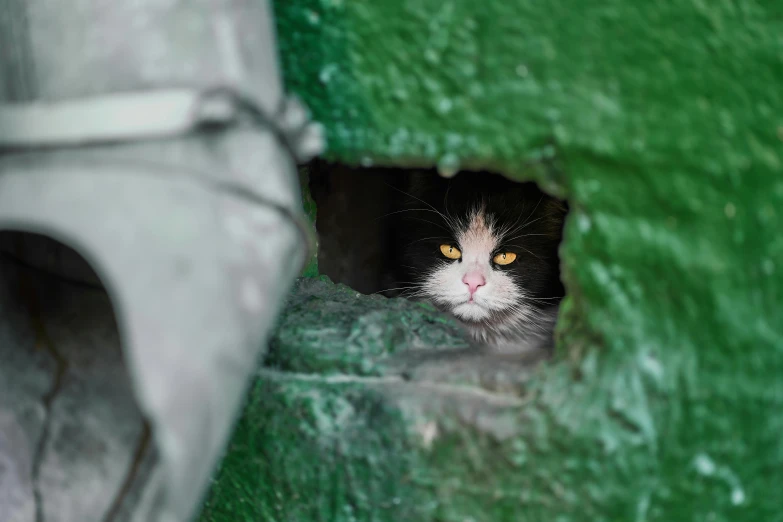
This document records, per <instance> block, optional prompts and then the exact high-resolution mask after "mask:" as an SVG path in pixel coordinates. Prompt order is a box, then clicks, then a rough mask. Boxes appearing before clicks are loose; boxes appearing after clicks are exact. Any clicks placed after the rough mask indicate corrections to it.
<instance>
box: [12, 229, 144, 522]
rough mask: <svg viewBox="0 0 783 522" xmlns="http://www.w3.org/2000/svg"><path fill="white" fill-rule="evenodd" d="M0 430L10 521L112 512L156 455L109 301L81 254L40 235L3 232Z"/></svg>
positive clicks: (125, 499)
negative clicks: (6, 465) (142, 464)
mask: <svg viewBox="0 0 783 522" xmlns="http://www.w3.org/2000/svg"><path fill="white" fill-rule="evenodd" d="M32 411H35V412H40V415H30V412H32ZM0 433H2V434H3V437H2V438H3V441H2V442H3V444H0V462H6V463H8V462H10V463H12V464H13V465H12V466H10V467H8V468H6V472H5V473H0V479H1V480H0V482H2V484H3V487H2V488H0V489H5V491H7V492H9V494H10V497H4V496H3V494H0V504H1V505H3V510H4V515H7V516H10V518H11V519H24V520H33V519H41V520H46V519H49V520H51V519H56V518H57V517H58V516H59V515H58V514H59V513H61V512H63V510H65V511H67V512H70V513H72V514H73V515H74V517H75V518H76V519H81V520H98V519H104V518H103V517H108V516H109V515H112V516H113V515H116V514H118V513H120V512H121V511H122V510H123V509H125V508H126V506H128V505H129V504H130V503H132V502H128V497H129V496H132V495H131V493H130V492H131V486H132V485H133V484H134V483H136V482H137V481H139V480H141V479H140V473H141V471H142V470H143V469H148V465H149V464H150V463H151V462H152V459H154V455H153V451H152V448H151V444H150V439H149V430H148V428H147V425H146V423H145V422H144V420H143V418H142V415H141V413H140V410H139V408H138V405H137V404H136V400H135V397H134V395H133V392H132V389H131V383H130V376H129V374H128V370H127V366H126V364H125V361H124V358H123V353H122V346H121V341H120V335H119V330H118V326H117V321H116V317H115V313H114V306H113V303H112V301H111V299H110V297H109V295H108V293H107V292H106V290H105V288H104V286H103V284H102V282H101V279H100V278H99V276H98V274H97V273H96V271H95V270H93V267H92V266H91V265H90V264H89V263H88V262H87V261H86V260H85V258H84V257H82V256H81V255H80V254H79V253H78V252H76V251H75V250H74V249H72V248H70V247H68V246H67V245H65V244H63V243H60V242H58V241H55V240H53V239H51V238H49V237H47V236H43V235H38V234H29V233H22V232H12V231H0ZM4 452H8V454H4ZM144 459H147V460H144ZM142 460H144V462H145V465H144V466H141V462H142ZM17 472H18V473H17ZM56 477H68V480H67V481H59V480H56V479H55V478H56ZM95 484H101V487H100V491H98V490H96V489H95ZM85 490H87V491H91V492H92V494H90V495H84V494H83V493H84V491H85ZM3 498H6V499H8V498H11V499H13V501H10V500H9V501H8V502H4V501H3ZM63 502H67V505H65V504H62V503H63Z"/></svg>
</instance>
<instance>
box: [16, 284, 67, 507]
mask: <svg viewBox="0 0 783 522" xmlns="http://www.w3.org/2000/svg"><path fill="white" fill-rule="evenodd" d="M20 294H21V296H22V299H23V300H25V301H26V304H27V310H28V312H29V317H30V320H31V322H32V327H33V330H34V331H35V337H36V341H35V348H36V349H44V350H45V351H46V352H47V353H48V354H49V355H50V356H51V357H52V359H54V362H55V369H54V377H53V379H52V384H51V386H50V387H49V389H48V390H46V392H45V393H44V394H43V395H42V396H41V404H42V405H43V408H44V420H43V427H42V429H41V435H40V437H39V439H38V443H37V444H36V447H35V452H34V453H33V459H32V470H31V482H32V485H33V501H34V503H35V520H36V522H45V520H46V516H45V515H44V509H43V495H42V494H41V484H40V482H39V480H40V473H41V466H42V465H43V459H44V456H45V453H46V445H47V443H48V441H49V435H50V433H49V432H50V428H51V420H52V406H53V405H54V401H55V399H56V398H57V396H58V395H59V393H60V390H61V389H62V385H63V379H64V377H65V373H66V371H67V369H68V361H67V360H66V359H65V357H63V356H62V354H60V352H58V351H57V348H55V344H54V342H53V341H52V339H51V337H49V333H48V332H47V331H46V325H45V324H44V322H43V319H42V318H41V313H40V307H39V306H38V300H37V298H36V293H35V290H34V288H33V286H32V284H31V283H30V280H29V279H28V278H27V277H25V276H22V277H21V278H20Z"/></svg>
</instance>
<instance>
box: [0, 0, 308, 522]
mask: <svg viewBox="0 0 783 522" xmlns="http://www.w3.org/2000/svg"><path fill="white" fill-rule="evenodd" d="M3 10H5V12H4V13H0V47H2V48H3V49H10V50H11V52H9V53H8V54H7V55H4V59H5V61H4V62H2V63H0V74H2V75H3V76H0V80H2V81H0V97H1V98H0V102H2V103H4V104H5V105H0V230H13V231H22V232H28V233H35V234H40V235H43V236H46V237H49V238H52V239H55V240H57V241H59V242H60V243H62V244H63V245H66V246H67V247H70V248H72V249H74V250H75V251H76V252H78V253H79V254H80V255H81V256H82V257H83V258H84V259H86V260H87V261H88V262H89V264H90V265H91V267H92V268H93V269H94V270H95V272H96V273H97V275H98V277H99V278H100V280H101V281H102V283H103V286H104V287H105V288H106V290H107V292H108V299H107V300H106V301H102V302H103V303H104V304H103V305H100V306H97V305H96V306H97V308H99V309H101V310H103V311H104V312H105V311H106V309H109V310H108V313H106V314H104V315H105V317H108V318H109V319H106V320H110V319H111V318H112V317H114V318H116V322H117V329H118V330H119V341H118V342H119V343H120V344H121V347H122V352H121V357H119V356H118V357H114V358H113V359H111V361H109V358H107V359H106V360H103V359H100V361H103V362H100V363H95V364H97V366H95V364H93V363H91V364H93V366H90V367H91V368H93V367H94V369H96V368H97V369H96V371H95V373H94V375H96V376H97V377H96V379H97V380H100V379H101V378H103V379H104V381H106V383H105V386H104V387H103V388H100V389H102V390H108V391H106V392H105V393H104V394H96V393H93V394H91V395H85V394H82V395H79V394H78V393H76V392H75V391H74V389H75V388H78V387H74V386H71V387H70V388H69V384H71V383H73V382H75V381H78V380H79V379H83V378H84V374H85V373H84V372H83V373H82V374H79V372H77V371H76V370H75V369H77V368H82V367H81V366H79V364H81V363H82V362H83V361H80V360H79V355H78V354H79V351H78V350H77V349H74V350H71V349H70V348H67V347H66V346H65V345H68V346H70V345H72V344H78V343H79V342H81V341H80V339H82V338H90V339H93V340H94V338H95V336H100V335H102V334H100V332H103V331H104V330H105V328H104V327H105V321H104V319H103V317H104V316H103V315H101V314H100V313H98V312H96V313H95V314H94V316H93V317H92V318H88V319H86V320H85V321H83V322H82V323H80V324H81V327H80V329H79V330H78V331H71V330H68V328H64V330H63V333H62V338H61V339H60V341H58V342H59V344H58V342H53V341H52V335H51V334H48V333H46V331H45V330H47V328H49V327H48V326H47V324H49V325H51V324H52V322H53V321H54V322H56V321H55V318H54V316H52V317H47V316H46V312H47V311H46V310H45V309H46V307H44V311H43V312H42V314H43V315H42V317H37V318H36V320H38V319H41V321H39V323H40V324H41V325H43V326H42V327H41V328H43V330H44V334H42V335H43V337H44V338H46V341H45V342H44V344H47V343H48V345H49V348H48V350H49V357H46V356H42V355H40V354H36V353H34V352H31V351H30V350H29V346H26V344H25V343H27V344H31V343H32V342H30V343H28V341H29V339H28V337H29V336H27V337H25V336H26V335H27V334H26V333H24V332H23V331H22V330H23V329H22V330H20V328H19V327H18V325H19V324H22V323H24V322H25V321H28V320H29V317H28V316H26V315H25V314H22V315H21V316H18V315H14V314H15V312H14V310H19V309H20V307H19V306H16V305H15V303H14V301H15V300H17V301H18V300H20V299H21V301H24V300H25V298H24V295H22V294H24V292H22V294H19V293H17V292H14V291H12V287H16V286H17V285H16V283H17V279H18V277H20V271H19V270H18V269H16V268H13V267H10V265H7V264H6V265H2V264H0V283H2V282H3V281H5V282H4V283H3V284H0V344H2V345H3V347H2V348H0V460H2V461H4V462H7V463H10V464H9V465H7V466H5V468H3V467H2V466H0V470H3V471H0V489H3V487H2V486H4V485H5V486H8V487H10V486H13V488H12V489H6V491H12V492H15V493H13V494H8V495H5V496H4V495H0V513H2V515H3V516H2V519H3V520H4V521H5V520H9V521H13V522H16V521H20V522H21V521H24V522H27V521H28V520H30V521H31V520H46V521H52V520H54V521H64V522H68V521H79V522H86V521H91V520H96V521H98V520H107V519H109V518H111V519H112V520H138V521H141V520H144V521H153V520H160V521H185V520H188V519H189V518H190V517H192V516H193V514H194V510H195V509H196V508H197V506H198V504H199V501H200V498H201V496H202V494H203V493H204V491H205V488H206V486H207V484H208V480H209V476H210V473H211V472H212V471H213V469H214V466H215V464H216V462H217V460H218V459H219V456H220V454H221V451H222V449H223V447H224V446H225V444H226V442H227V439H228V436H229V435H230V431H231V428H232V425H233V421H234V419H235V417H236V415H237V413H238V409H239V408H240V406H241V402H242V399H243V397H244V393H245V389H246V386H247V383H248V381H249V379H250V378H251V376H252V374H253V372H254V369H255V366H256V362H257V359H258V357H259V356H260V355H261V353H262V352H263V350H264V348H265V345H266V339H267V336H268V335H269V332H270V329H271V327H272V325H273V322H274V320H275V318H276V316H277V314H278V313H279V311H280V309H281V304H282V302H283V300H284V298H285V296H286V294H287V292H288V290H289V288H290V285H291V284H292V282H293V280H294V278H295V277H296V276H297V275H298V272H299V270H300V268H301V266H302V264H303V263H304V262H305V261H306V259H307V258H308V245H309V242H308V239H309V238H308V237H307V236H308V234H309V225H308V224H307V223H306V221H305V218H304V216H303V213H302V210H301V199H300V194H299V186H298V182H297V176H296V161H297V160H299V161H302V160H306V159H307V158H309V157H310V156H312V155H313V154H314V153H316V152H318V151H319V150H320V148H321V146H322V140H321V136H320V133H319V131H318V128H317V127H314V126H312V125H309V124H308V122H307V118H306V115H305V112H304V110H303V108H302V107H301V106H300V105H298V103H296V102H295V101H291V100H285V99H284V98H283V93H282V87H281V81H280V74H279V70H278V64H277V58H276V49H275V39H274V32H273V24H272V18H271V11H270V7H269V5H268V4H267V3H266V2H263V1H258V2H240V1H239V0H225V1H217V2H216V1H212V0H187V1H185V0H180V1H171V0H142V1H138V2H131V3H118V2H113V1H111V0H75V1H73V2H59V1H55V0H28V1H25V0H10V2H5V3H4V4H3V6H2V7H0V11H3ZM11 28H13V30H12V29H11ZM11 75H13V78H12V77H11ZM3 100H4V101H3ZM21 102H24V103H21ZM145 114H146V115H147V116H146V117H145ZM30 241H31V240H30V239H29V238H28V239H26V240H24V241H23V242H22V243H21V244H17V245H16V250H15V255H17V256H19V257H20V258H21V259H22V260H23V261H27V262H31V263H33V264H36V263H37V264H38V265H39V267H40V265H41V264H44V265H46V268H47V269H48V270H49V271H54V272H59V273H61V274H62V273H71V272H72V268H68V267H66V266H64V265H62V264H58V263H57V262H54V261H52V259H53V258H49V259H47V258H46V256H42V255H41V254H40V250H36V248H35V245H34V244H33V243H31V242H30ZM63 248H64V247H63ZM69 266H71V267H72V266H73V265H69ZM66 275H67V274H66ZM34 286H35V285H34ZM49 290H50V288H47V285H38V287H36V288H33V290H31V291H30V293H32V294H35V295H36V296H37V297H35V298H34V299H33V300H35V299H38V301H41V296H44V297H43V300H44V302H45V301H46V297H45V296H46V295H47V294H46V292H47V291H49ZM19 295H22V297H19ZM25 295H26V294H25ZM68 302H70V303H71V305H70V306H72V307H73V310H71V311H70V312H68V313H71V312H72V313H73V314H74V315H73V316H74V317H75V316H77V315H78V313H79V311H81V310H83V309H84V308H85V306H86V305H84V304H83V301H80V300H79V299H76V300H74V301H73V302H71V301H68ZM84 302H86V301H84ZM74 303H77V304H74ZM78 303H82V304H78ZM17 304H18V303H17ZM67 306H68V305H66V307H67ZM60 312H62V310H60ZM112 312H113V313H112ZM101 313H102V312H101ZM29 315H30V316H32V315H33V314H32V312H31V313H30V314H29ZM55 315H56V314H55ZM66 315H68V314H66ZM99 315H101V317H98V316H99ZM61 316H62V314H61V315H60V316H57V317H61ZM69 317H70V316H69ZM47 320H49V323H47ZM102 321H103V322H102ZM31 324H32V322H31ZM36 324H38V323H36ZM92 329H95V332H97V333H95V335H94V336H93V337H90V335H92V334H91V333H90V332H88V331H86V330H92ZM39 333H40V332H39ZM109 337H110V336H109ZM63 339H64V340H63ZM71 340H72V341H73V342H69V341H71ZM100 342H103V341H100ZM100 342H99V344H100ZM112 342H114V341H112V339H110V338H108V337H107V338H106V339H105V343H106V346H107V352H108V351H110V350H108V346H109V345H111V343H112ZM63 343H64V344H63ZM69 350H70V351H69ZM118 353H119V352H118ZM31 354H33V355H31ZM41 357H43V359H42V360H43V361H44V362H45V364H38V365H36V364H35V361H36V360H39V359H41ZM68 357H73V358H74V359H73V361H71V360H69V359H68ZM100 364H105V365H106V367H105V370H106V371H105V372H103V374H101V371H100V368H101V366H100ZM117 365H120V366H121V367H125V368H127V372H128V374H129V381H128V383H127V387H128V388H129V390H130V391H129V392H128V394H127V395H128V397H130V399H133V401H132V403H131V401H130V399H129V398H128V397H126V396H125V395H123V394H122V393H121V392H120V391H119V390H120V389H121V388H122V386H121V385H122V383H121V382H120V381H121V380H122V379H121V378H117V379H115V381H111V380H106V379H105V377H106V375H119V374H117V373H116V371H117ZM87 373H88V372H87ZM90 375H92V374H90ZM85 382H86V381H85ZM113 384H115V385H116V386H113ZM6 391H7V392H8V393H4V392H6ZM115 392H116V395H117V397H120V396H121V400H120V401H119V402H120V404H119V406H118V405H117V404H116V402H117V401H116V400H115V401H114V402H112V400H111V399H117V397H112V396H111V395H113V394H115ZM80 401H81V402H80ZM112 408H119V410H116V409H112ZM123 408H125V409H123ZM31 412H32V413H31ZM142 418H143V419H146V420H147V421H148V425H149V426H150V428H151V429H150V433H151V440H150V443H149V444H148V445H147V446H144V445H143V444H139V443H138V441H140V440H141V441H143V440H144V436H145V431H144V429H141V428H139V426H140V423H141V419H142ZM74 419H79V422H76V423H75V422H74ZM74 424H75V425H76V426H75V427H74ZM68 426H71V428H73V429H75V431H72V432H70V434H69V432H68V430H67V429H65V428H67V427H68ZM131 432H132V435H129V433H131ZM75 439H79V440H89V441H94V443H93V444H92V445H90V446H88V447H82V448H81V449H79V448H78V445H77V446H74V445H73V444H71V443H72V442H73V441H74V440H75ZM129 440H130V441H135V442H134V444H133V445H129V444H127V441H129ZM20 441H21V442H20ZM58 442H59V443H61V444H58ZM64 447H67V448H68V452H69V453H68V454H67V455H65V454H61V453H58V452H62V451H64V450H63V449H62V448H64ZM74 447H76V448H77V449H76V450H74ZM134 448H135V449H134ZM140 448H141V449H143V450H144V451H143V452H142V454H133V452H134V451H136V450H139V451H140ZM22 449H23V450H24V451H22ZM128 469H132V471H133V472H132V473H127V472H126V471H127V470H128ZM79 488H82V489H85V488H86V489H85V492H84V493H78V491H79Z"/></svg>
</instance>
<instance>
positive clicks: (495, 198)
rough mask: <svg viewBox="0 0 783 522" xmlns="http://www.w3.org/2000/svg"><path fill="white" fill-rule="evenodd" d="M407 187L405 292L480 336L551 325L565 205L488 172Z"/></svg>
mask: <svg viewBox="0 0 783 522" xmlns="http://www.w3.org/2000/svg"><path fill="white" fill-rule="evenodd" d="M411 190H412V191H411V192H409V193H408V194H409V196H410V197H411V198H412V201H411V204H412V207H411V208H410V209H408V210H407V211H406V212H405V213H404V215H405V221H404V223H407V224H405V225H401V226H404V227H406V228H405V229H404V230H403V232H402V234H403V235H405V236H407V238H408V239H410V241H409V242H408V244H407V245H406V246H405V249H406V254H405V256H406V257H405V265H406V267H407V268H408V271H407V276H408V277H409V279H408V281H409V282H411V283H413V285H414V286H413V290H412V292H411V293H410V295H412V296H415V297H420V298H424V299H426V300H428V301H430V302H432V303H433V304H435V305H436V306H437V307H438V308H440V309H442V310H444V311H446V312H449V313H451V314H453V315H454V316H455V317H457V318H458V319H460V320H461V321H462V322H463V323H465V324H466V325H468V326H469V327H471V328H472V331H473V333H474V334H476V336H477V337H481V338H488V337H493V336H509V335H514V334H515V333H520V335H522V334H524V333H525V332H527V333H530V332H531V331H532V332H534V331H535V330H536V329H537V328H541V329H543V328H544V327H543V326H542V325H541V324H540V323H542V322H547V321H548V322H549V323H553V321H554V319H553V317H554V316H553V315H552V313H550V311H551V310H552V308H553V307H555V308H556V305H557V303H558V301H559V299H560V298H561V297H562V294H563V289H562V285H561V283H560V280H559V261H558V256H557V248H558V244H559V241H560V237H561V229H562V223H563V218H564V215H565V207H564V205H563V204H562V203H560V202H559V201H557V200H555V199H554V198H552V197H550V196H547V195H545V194H544V193H542V192H541V191H540V190H539V189H538V188H537V187H536V186H535V185H534V184H531V183H528V184H517V183H512V182H510V181H508V180H505V179H504V178H500V177H499V176H493V175H489V174H481V175H478V174H460V175H458V176H457V177H455V178H453V179H452V180H428V181H426V182H424V183H420V184H418V185H417V184H416V183H414V184H413V185H412V186H411ZM549 326H551V325H549ZM550 333H551V332H550Z"/></svg>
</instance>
